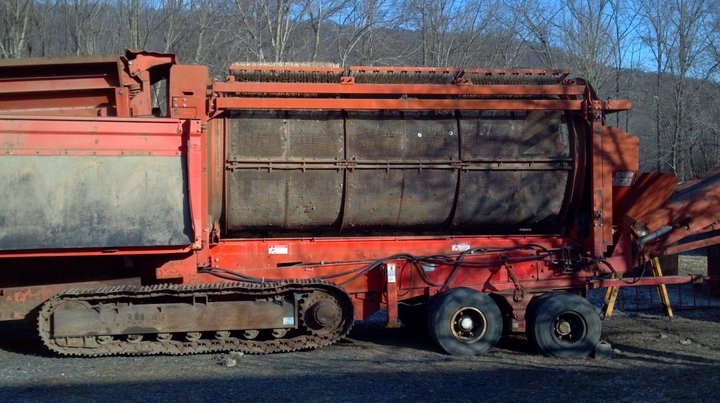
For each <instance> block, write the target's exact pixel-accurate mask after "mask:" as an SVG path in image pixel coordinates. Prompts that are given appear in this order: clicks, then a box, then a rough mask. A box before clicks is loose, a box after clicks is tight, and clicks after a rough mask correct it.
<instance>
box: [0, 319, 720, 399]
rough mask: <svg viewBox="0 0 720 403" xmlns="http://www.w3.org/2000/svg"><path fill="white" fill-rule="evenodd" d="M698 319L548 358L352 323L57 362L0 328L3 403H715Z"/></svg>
mask: <svg viewBox="0 0 720 403" xmlns="http://www.w3.org/2000/svg"><path fill="white" fill-rule="evenodd" d="M703 316H704V319H703V320H698V319H688V318H674V319H672V320H667V319H665V318H661V317H658V316H649V315H634V316H629V315H624V314H617V315H616V316H613V317H611V318H608V319H607V320H606V322H605V324H604V333H603V338H604V339H605V340H607V341H608V342H610V343H611V344H612V346H613V348H614V353H613V357H612V358H610V359H606V360H595V359H591V358H586V359H558V358H551V357H544V356H542V355H539V354H537V353H535V352H533V351H530V350H529V347H528V345H527V342H526V340H525V339H524V337H520V336H514V337H506V338H504V339H503V340H502V341H501V343H500V345H499V346H498V347H496V348H495V349H493V350H492V351H491V352H490V353H489V354H487V355H485V356H480V357H452V356H448V355H445V354H442V353H440V352H439V351H437V350H436V349H435V348H434V347H433V346H432V345H431V344H430V343H429V342H428V340H427V339H426V338H425V337H424V336H421V335H417V334H413V333H411V332H410V331H408V330H406V329H394V330H389V329H383V328H381V327H379V326H377V325H374V324H368V323H366V324H360V325H358V326H356V328H355V329H354V331H353V332H352V333H351V337H350V338H348V339H346V340H343V341H342V342H340V343H338V344H336V345H334V346H331V347H327V348H324V349H319V350H315V351H302V352H296V353H291V354H276V355H270V356H250V355H244V356H243V355H233V354H222V355H217V354H216V355H196V356H181V357H175V356H158V357H109V358H63V357H55V356H52V355H50V354H48V353H46V352H45V350H44V349H43V348H42V346H40V345H39V343H38V342H34V343H30V342H28V341H27V340H26V339H25V338H24V337H22V336H25V337H27V333H23V332H22V329H18V328H17V326H12V327H10V328H9V327H8V326H4V327H3V328H0V332H2V333H1V335H0V362H2V364H3V365H2V370H0V396H2V400H4V401H27V400H32V401H98V400H100V401H168V400H180V401H200V400H203V401H205V400H218V401H230V400H235V401H237V400H239V401H277V400H288V399H291V400H294V401H337V400H342V401H366V400H373V401H399V400H405V399H411V400H415V401H425V400H453V401H470V400H478V399H480V398H482V399H485V400H488V399H489V400H503V401H507V400H513V401H538V400H540V401H550V400H552V401H614V400H623V401H637V400H642V401H648V400H653V401H677V400H681V401H717V400H718V399H719V398H720V311H718V310H713V311H709V312H706V313H705V314H703Z"/></svg>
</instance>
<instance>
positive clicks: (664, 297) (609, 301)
mask: <svg viewBox="0 0 720 403" xmlns="http://www.w3.org/2000/svg"><path fill="white" fill-rule="evenodd" d="M650 263H651V264H652V268H653V274H654V275H655V277H662V275H663V273H662V267H661V266H660V259H658V258H656V257H654V258H652V260H651V261H650ZM612 278H613V279H615V278H618V277H617V276H616V275H615V274H614V273H613V275H612ZM657 289H658V294H660V302H661V303H662V307H663V311H664V312H665V315H667V316H668V317H670V318H672V316H673V311H672V306H670V295H668V292H667V286H665V284H658V285H657ZM619 292H620V287H608V289H607V291H606V292H605V306H603V315H604V316H605V317H609V316H611V315H612V313H613V310H614V309H615V302H616V301H617V296H618V293H619Z"/></svg>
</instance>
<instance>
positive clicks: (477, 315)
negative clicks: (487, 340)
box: [450, 307, 487, 343]
mask: <svg viewBox="0 0 720 403" xmlns="http://www.w3.org/2000/svg"><path fill="white" fill-rule="evenodd" d="M450 331H451V332H452V335H453V337H454V338H455V339H457V340H459V341H462V342H463V343H474V342H476V341H478V340H480V339H482V338H483V336H485V333H486V332H487V318H486V317H485V314H484V313H483V312H482V311H481V310H479V309H477V308H474V307H464V308H461V309H458V310H457V312H455V314H454V315H453V317H452V321H451V322H450Z"/></svg>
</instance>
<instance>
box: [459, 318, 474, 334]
mask: <svg viewBox="0 0 720 403" xmlns="http://www.w3.org/2000/svg"><path fill="white" fill-rule="evenodd" d="M474 325H475V323H473V320H472V318H470V317H467V316H465V317H463V318H462V319H460V328H461V329H462V330H465V331H468V330H471V329H472V328H473V326H474Z"/></svg>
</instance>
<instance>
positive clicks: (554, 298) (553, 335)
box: [526, 292, 602, 357]
mask: <svg viewBox="0 0 720 403" xmlns="http://www.w3.org/2000/svg"><path fill="white" fill-rule="evenodd" d="M601 326H602V325H601V322H600V315H599V313H598V312H597V311H595V308H593V306H592V305H591V304H590V302H588V300H586V299H585V298H583V297H581V296H579V295H575V294H570V293H566V292H553V293H549V294H546V295H543V296H542V297H540V299H538V300H537V302H536V303H535V304H533V307H532V310H531V312H529V315H528V319H527V328H526V333H527V337H528V340H529V341H530V343H532V344H533V345H534V346H535V347H536V348H537V349H538V350H540V352H542V353H543V354H546V355H551V356H555V357H587V356H588V355H590V354H592V352H593V351H595V346H596V345H597V343H598V342H599V341H600V332H601Z"/></svg>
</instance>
